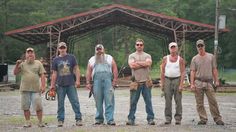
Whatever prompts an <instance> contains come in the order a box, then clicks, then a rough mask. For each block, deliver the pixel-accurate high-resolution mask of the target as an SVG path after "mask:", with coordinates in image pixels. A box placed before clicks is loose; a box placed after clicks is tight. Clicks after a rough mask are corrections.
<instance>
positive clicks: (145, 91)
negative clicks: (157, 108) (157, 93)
mask: <svg viewBox="0 0 236 132" xmlns="http://www.w3.org/2000/svg"><path fill="white" fill-rule="evenodd" d="M141 92H142V95H143V99H144V102H145V107H146V113H147V121H149V120H153V119H154V113H153V109H152V100H151V98H152V95H151V88H147V87H146V85H145V83H144V84H141V85H139V86H138V89H137V90H132V91H130V109H129V115H128V120H131V121H134V120H135V112H136V108H137V103H138V100H139V97H140V93H141Z"/></svg>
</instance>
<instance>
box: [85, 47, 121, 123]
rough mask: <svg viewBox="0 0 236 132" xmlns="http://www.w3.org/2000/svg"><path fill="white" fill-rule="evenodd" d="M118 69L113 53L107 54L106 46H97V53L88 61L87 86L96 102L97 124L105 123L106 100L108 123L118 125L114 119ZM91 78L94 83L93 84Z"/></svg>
mask: <svg viewBox="0 0 236 132" xmlns="http://www.w3.org/2000/svg"><path fill="white" fill-rule="evenodd" d="M117 78H118V70H117V65H116V62H115V60H114V59H113V57H112V56H111V55H108V54H105V50H104V46H103V45H102V44H98V45H96V47H95V55H94V56H92V57H91V58H90V59H89V61H88V66H87V73H86V87H87V88H88V89H89V90H91V88H92V85H93V89H92V92H93V95H94V99H95V103H96V109H97V112H96V116H95V125H101V124H104V115H103V113H104V112H103V111H104V110H103V102H105V118H106V121H107V125H116V123H115V121H114V118H113V116H114V107H115V101H114V86H116V83H117ZM91 80H92V81H93V84H91Z"/></svg>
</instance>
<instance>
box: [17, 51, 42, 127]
mask: <svg viewBox="0 0 236 132" xmlns="http://www.w3.org/2000/svg"><path fill="white" fill-rule="evenodd" d="M25 57H26V58H25V59H26V60H17V62H16V66H15V68H14V74H15V75H17V74H19V73H20V74H21V85H20V92H21V108H22V110H23V111H24V116H25V120H26V122H25V125H24V127H25V128H28V127H31V122H30V115H31V114H30V106H31V104H32V105H33V108H34V110H35V111H36V115H37V117H38V121H39V123H38V126H39V127H44V124H43V123H42V118H43V106H42V99H41V94H42V93H44V92H45V86H46V84H45V76H44V73H46V71H45V69H44V67H43V65H42V63H41V62H40V61H39V60H35V53H34V49H33V48H27V49H26V52H25ZM39 80H41V81H39ZM40 82H41V85H40Z"/></svg>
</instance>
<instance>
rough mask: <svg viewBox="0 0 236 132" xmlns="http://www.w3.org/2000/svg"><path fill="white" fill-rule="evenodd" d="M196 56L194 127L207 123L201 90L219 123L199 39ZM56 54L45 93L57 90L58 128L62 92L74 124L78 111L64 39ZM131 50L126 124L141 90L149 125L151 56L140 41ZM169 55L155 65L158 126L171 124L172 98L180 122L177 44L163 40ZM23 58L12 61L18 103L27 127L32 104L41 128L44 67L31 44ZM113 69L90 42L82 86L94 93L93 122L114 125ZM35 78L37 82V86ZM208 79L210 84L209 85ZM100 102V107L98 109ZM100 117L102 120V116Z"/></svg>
mask: <svg viewBox="0 0 236 132" xmlns="http://www.w3.org/2000/svg"><path fill="white" fill-rule="evenodd" d="M196 47H197V50H198V54H197V55H196V56H194V57H193V59H192V62H191V66H190V69H191V77H190V78H191V90H192V91H193V92H194V93H195V99H196V104H197V112H198V114H199V117H200V121H199V122H198V124H199V125H205V124H206V123H207V115H206V111H205V108H204V93H205V94H206V95H207V98H208V102H209V106H210V111H211V114H212V116H213V119H214V121H215V122H216V124H217V125H224V122H223V121H222V117H221V115H220V112H219V108H218V104H217V101H216V98H215V92H214V89H213V87H214V86H213V85H216V86H218V85H219V81H218V72H217V67H216V61H215V59H214V56H213V55H212V54H210V53H207V52H206V51H205V43H204V41H203V40H198V41H197V42H196ZM57 48H58V51H59V55H58V56H57V57H55V58H54V59H53V63H52V75H51V86H50V89H51V91H56V93H57V102H58V109H57V120H58V127H62V126H63V124H64V119H65V106H64V102H65V96H66V95H67V97H68V99H69V101H70V103H71V105H72V108H73V111H74V113H75V121H76V122H75V124H76V126H82V125H83V124H82V114H81V112H80V103H79V99H78V93H77V89H76V88H79V87H80V70H79V66H78V64H77V61H76V58H75V56H74V55H72V54H68V53H67V45H66V43H65V42H60V43H59V44H58V47H57ZM135 48H136V51H135V52H134V53H132V54H130V55H129V59H128V64H129V66H130V68H131V69H132V78H133V81H135V82H136V83H137V88H136V89H132V90H130V105H129V114H128V121H127V122H126V125H135V113H136V109H137V103H138V100H139V97H140V94H141V93H142V96H143V98H144V102H145V109H146V113H147V118H146V119H147V123H148V125H155V121H154V112H153V107H152V100H151V98H152V94H151V90H152V86H149V85H147V81H149V80H150V71H151V69H150V68H151V65H152V58H151V55H149V54H148V53H146V52H144V41H143V40H142V39H137V40H136V43H135ZM169 51H170V54H169V55H167V56H165V57H164V58H163V61H162V64H161V75H160V77H161V85H160V86H161V89H162V91H163V92H164V96H165V111H164V113H165V119H166V121H165V122H164V124H166V125H168V124H171V121H172V97H173V96H174V100H175V103H176V113H175V115H174V118H175V124H176V125H180V124H181V120H182V90H183V82H184V77H185V62H184V59H183V58H181V57H180V56H179V55H178V45H177V43H175V42H171V43H170V44H169ZM25 56H26V58H25V60H17V62H16V66H15V68H14V74H15V75H17V74H18V73H21V85H20V92H21V107H22V110H23V111H24V116H25V120H26V122H25V125H24V127H31V122H30V106H31V104H32V105H33V108H34V110H35V111H36V114H37V117H38V121H39V123H38V126H39V127H44V124H43V122H42V117H43V114H42V113H43V112H42V111H43V107H42V101H41V94H42V93H44V92H45V87H46V82H45V76H44V74H45V70H44V68H43V65H42V64H41V63H40V61H38V60H35V52H34V49H33V48H27V49H26V52H25ZM117 79H118V70H117V65H116V62H115V60H114V58H113V57H112V56H111V55H109V54H106V53H105V49H104V46H103V45H102V44H98V45H96V46H95V55H94V56H92V57H91V58H90V59H89V61H88V65H87V72H86V88H87V89H89V90H90V91H91V92H92V93H93V96H94V99H95V106H96V115H95V125H102V124H104V122H105V121H106V123H107V125H116V123H115V121H114V109H115V101H114V88H115V86H116V85H117ZM40 82H41V84H40ZM213 82H214V84H213ZM103 104H104V105H105V107H104V108H103ZM104 116H105V118H104Z"/></svg>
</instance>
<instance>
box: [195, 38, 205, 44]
mask: <svg viewBox="0 0 236 132" xmlns="http://www.w3.org/2000/svg"><path fill="white" fill-rule="evenodd" d="M199 44H202V45H205V43H204V40H202V39H199V40H198V41H197V42H196V45H199Z"/></svg>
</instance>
